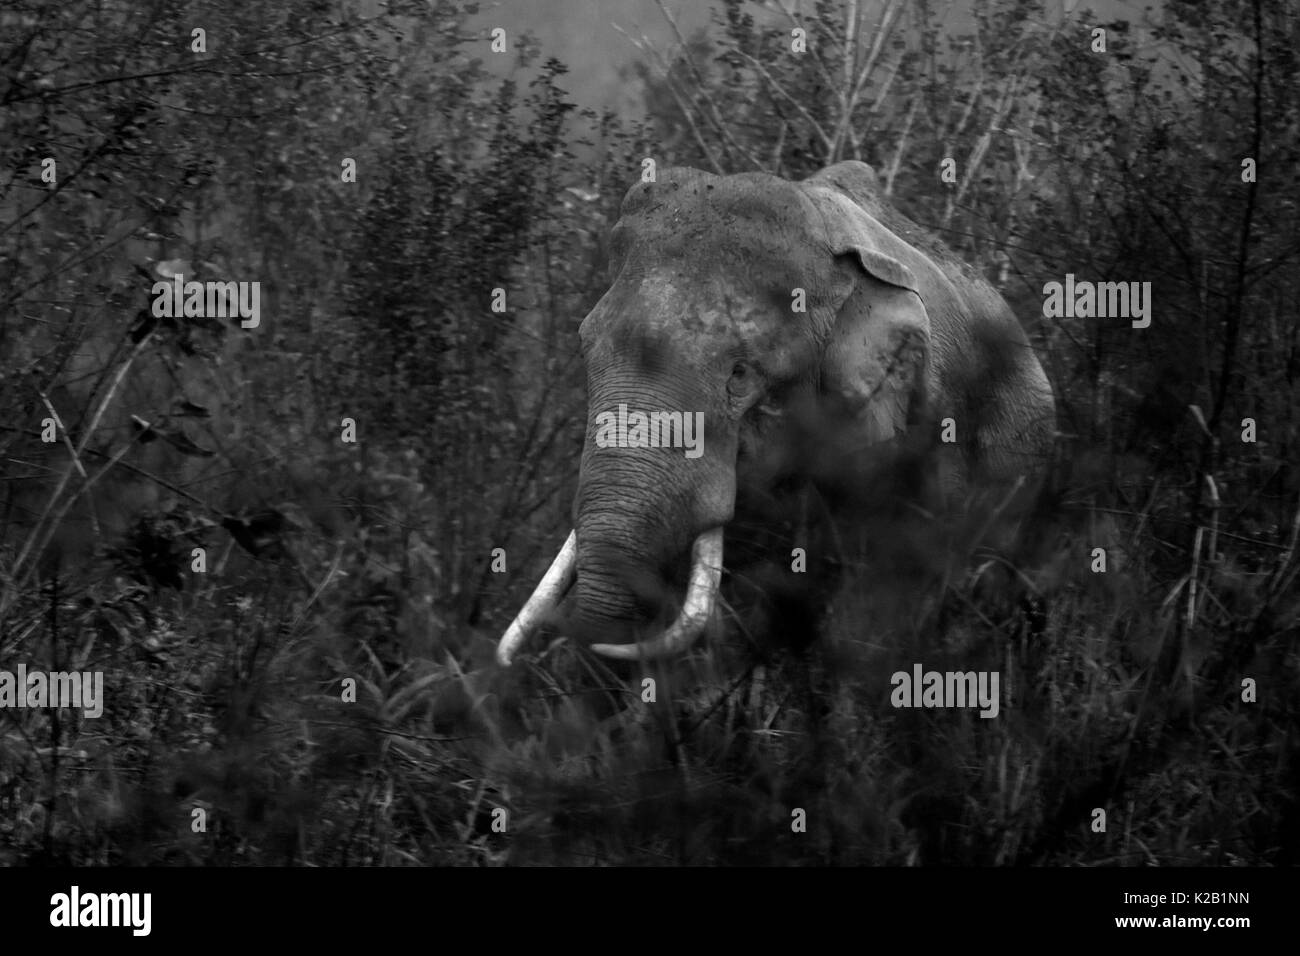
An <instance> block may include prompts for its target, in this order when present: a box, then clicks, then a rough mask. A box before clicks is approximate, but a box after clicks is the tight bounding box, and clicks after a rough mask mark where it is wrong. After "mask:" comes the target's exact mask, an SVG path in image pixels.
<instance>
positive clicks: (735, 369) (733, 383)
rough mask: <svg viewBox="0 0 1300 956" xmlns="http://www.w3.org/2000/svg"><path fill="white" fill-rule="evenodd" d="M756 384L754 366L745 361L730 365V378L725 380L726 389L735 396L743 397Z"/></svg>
mask: <svg viewBox="0 0 1300 956" xmlns="http://www.w3.org/2000/svg"><path fill="white" fill-rule="evenodd" d="M757 386H758V380H757V377H756V376H755V375H754V368H753V366H752V365H750V364H748V363H747V362H737V363H736V364H735V365H733V366H732V367H731V378H730V379H729V380H728V381H727V390H728V391H729V392H731V394H732V395H734V396H736V397H737V398H743V397H744V396H746V395H748V394H749V393H750V392H752V391H753V390H754V389H755V388H756V387H757Z"/></svg>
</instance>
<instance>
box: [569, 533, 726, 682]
mask: <svg viewBox="0 0 1300 956" xmlns="http://www.w3.org/2000/svg"><path fill="white" fill-rule="evenodd" d="M721 577H722V529H721V528H713V529H712V530H710V531H706V532H704V533H703V534H702V535H700V536H699V537H698V538H696V539H695V544H694V546H693V547H692V548H691V583H690V586H689V587H688V588H687V589H686V602H685V603H684V604H683V605H682V610H681V613H680V614H678V615H677V620H675V621H674V622H673V623H672V626H671V627H669V628H668V629H667V630H666V631H664V632H663V633H662V634H659V635H657V636H656V637H653V638H651V639H650V640H648V641H640V642H638V643H636V644H593V645H591V649H592V651H593V652H594V653H596V654H600V655H602V656H603V657H614V658H618V659H619V660H624V661H637V660H640V661H649V660H656V659H658V658H660V657H671V656H673V655H674V654H680V653H681V652H682V651H684V650H686V648H688V647H690V646H691V644H692V643H693V642H694V641H695V640H696V638H698V637H699V636H700V632H701V631H703V630H704V625H705V624H706V623H708V620H709V615H711V614H712V613H713V605H714V603H715V602H716V600H717V597H718V581H719V579H721Z"/></svg>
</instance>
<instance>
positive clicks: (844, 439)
mask: <svg viewBox="0 0 1300 956" xmlns="http://www.w3.org/2000/svg"><path fill="white" fill-rule="evenodd" d="M610 257H611V274H612V275H614V276H615V278H614V280H613V285H612V286H611V287H610V289H609V291H608V292H606V293H605V295H604V297H603V298H601V299H600V301H599V302H598V303H597V304H596V306H595V308H593V309H592V311H591V313H590V314H589V315H588V316H587V317H586V319H585V320H584V321H583V322H582V325H581V328H580V337H581V343H582V350H583V355H584V358H585V361H586V367H587V376H588V379H587V380H588V402H589V410H588V423H587V435H586V442H585V446H584V448H583V453H582V462H581V471H580V474H579V482H578V490H577V494H576V497H575V501H574V507H573V519H574V530H573V532H572V533H571V534H570V535H569V537H568V540H567V541H566V542H565V543H564V545H563V547H562V548H561V550H560V553H559V555H558V556H557V557H556V559H555V561H554V562H553V563H552V565H551V567H550V570H549V571H548V572H547V573H546V576H545V578H544V579H543V581H542V583H541V584H540V585H539V586H538V588H537V590H536V592H535V593H534V594H533V596H532V597H531V598H530V600H529V601H528V603H527V604H526V605H525V607H524V608H523V609H522V610H521V611H520V612H519V614H518V616H517V617H516V618H515V620H514V622H513V623H512V624H511V625H510V627H509V629H508V630H507V631H506V633H505V636H504V637H503V638H502V640H501V642H500V644H499V645H498V648H497V659H498V661H499V662H500V663H502V664H509V663H510V661H511V658H512V657H513V656H514V655H515V654H516V652H517V651H518V650H519V648H520V647H521V645H522V644H523V642H524V641H525V639H526V638H527V637H528V636H529V634H530V633H531V632H532V631H533V630H535V629H536V627H537V626H538V625H539V624H540V623H541V622H542V621H543V619H545V618H546V617H548V615H550V614H551V613H552V612H553V611H554V609H555V607H556V605H557V603H558V602H559V601H560V599H561V598H562V597H563V596H564V595H565V594H566V592H568V591H569V590H570V589H571V588H572V589H573V593H572V595H570V602H571V603H570V604H569V605H568V607H569V609H570V610H569V614H568V616H567V618H566V626H569V627H571V628H572V629H573V630H576V631H578V632H579V634H580V635H581V636H583V637H584V638H586V639H592V638H595V639H596V643H594V644H593V646H592V650H593V651H596V652H597V653H600V654H603V655H605V656H607V657H615V658H623V659H638V658H640V659H651V658H656V657H664V656H669V655H673V654H675V653H678V652H680V651H682V650H683V649H685V648H686V647H687V646H689V644H690V643H691V642H692V641H694V640H695V639H696V637H697V636H698V635H699V634H700V632H701V630H702V629H703V627H704V624H705V622H706V621H707V619H708V618H709V616H710V614H711V613H712V610H713V607H714V604H715V600H716V596H717V593H718V587H719V579H720V575H721V571H722V566H723V540H724V534H725V529H726V528H727V526H728V523H729V522H731V521H732V520H733V517H734V515H735V513H736V507H737V500H738V496H739V497H740V498H745V497H746V496H751V497H752V496H758V497H761V496H763V495H764V494H767V493H768V491H769V490H770V489H771V488H772V487H774V486H775V485H777V484H779V483H780V482H782V481H785V480H787V479H789V478H790V476H792V475H793V476H797V477H803V478H807V479H809V480H811V481H813V482H815V483H819V484H820V483H825V484H827V485H838V486H840V488H841V489H842V490H843V489H848V490H849V491H852V489H853V487H854V486H855V484H856V485H858V486H863V487H864V486H865V485H866V484H867V483H868V482H870V481H875V480H878V478H879V473H880V469H882V468H883V469H885V470H886V471H891V470H892V471H893V472H894V473H895V476H896V477H897V476H899V475H901V476H902V477H901V478H898V480H901V481H902V482H903V483H904V484H909V485H915V486H916V487H918V488H920V487H922V486H925V485H926V481H927V479H926V477H925V476H926V475H929V476H931V477H930V478H929V479H928V480H929V481H930V487H935V486H937V490H938V493H940V494H947V495H948V496H951V495H953V494H954V493H955V492H959V491H961V490H962V489H964V488H966V487H968V485H969V484H970V483H971V482H975V481H991V482H1004V481H1007V480H1008V479H1012V480H1014V479H1015V478H1016V477H1017V476H1020V475H1025V474H1032V473H1037V472H1041V471H1042V470H1043V463H1044V460H1045V459H1046V457H1047V453H1048V451H1049V450H1050V447H1051V445H1052V442H1053V439H1054V435H1055V411H1054V403H1053V396H1052V389H1051V386H1050V385H1049V383H1048V380H1047V377H1046V375H1045V374H1044V372H1043V368H1042V366H1041V365H1040V363H1039V361H1038V358H1037V357H1036V356H1035V354H1034V352H1033V350H1032V348H1031V346H1030V344H1029V340H1028V338H1027V337H1026V335H1025V332H1024V330H1023V329H1022V328H1021V326H1020V325H1019V323H1018V322H1017V320H1016V318H1015V316H1014V315H1013V314H1012V311H1011V309H1010V308H1009V307H1008V305H1007V304H1006V302H1005V301H1003V299H1002V297H1001V296H1000V295H999V294H998V293H997V291H995V290H994V289H993V287H992V286H990V285H989V284H988V283H987V282H985V281H984V280H983V279H982V278H981V277H980V276H978V275H977V274H976V273H975V272H974V271H973V270H972V269H971V268H970V267H969V266H967V265H965V264H963V263H962V262H960V261H958V260H957V259H956V258H954V257H953V255H952V254H951V253H950V252H949V251H948V250H946V249H945V248H944V247H943V245H942V244H941V243H939V242H938V241H937V240H936V239H934V238H933V237H931V236H930V235H928V234H927V233H926V232H924V230H922V229H921V228H920V227H918V226H916V225H915V224H913V223H912V222H910V221H909V220H908V219H906V218H905V217H903V216H902V215H901V214H899V213H898V212H896V211H895V210H894V209H893V208H892V207H890V206H889V205H888V204H887V203H886V201H885V200H884V199H883V197H882V196H881V195H880V192H879V189H878V187H877V184H876V180H875V175H874V174H873V172H872V171H871V168H870V167H869V166H867V165H865V164H863V163H860V162H842V163H838V164H836V165H834V166H831V167H829V168H827V169H824V170H822V171H821V172H819V173H817V174H816V175H814V176H812V177H810V178H808V179H805V180H803V181H800V182H790V181H787V180H784V179H780V178H777V177H775V176H770V175H766V174H760V173H743V174H740V175H734V176H714V175H711V174H708V173H704V172H700V171H698V170H694V169H686V168H676V169H668V170H664V171H661V172H660V174H659V176H658V180H657V181H656V182H643V183H640V184H638V185H636V186H634V187H633V188H632V189H631V190H629V192H628V194H627V196H626V197H625V199H624V200H623V205H622V209H621V212H620V218H619V221H618V223H617V224H616V225H615V226H614V229H613V232H612V234H611V242H610ZM917 463H920V467H919V468H917V467H916V466H917ZM908 469H911V470H908ZM873 474H874V475H875V477H872V475H873ZM786 554H787V555H788V554H789V552H788V551H787V552H786ZM688 566H689V568H690V572H689V581H688V583H687V585H686V590H685V599H684V601H681V602H680V605H679V603H678V600H677V599H675V598H674V597H673V596H672V595H673V592H674V588H673V587H672V584H671V582H673V581H674V580H677V581H679V582H680V581H681V580H682V578H683V577H684V576H685V575H684V571H685V569H686V568H687V567H688ZM665 606H667V608H668V610H667V611H665ZM678 607H680V610H678ZM674 613H675V620H672V622H671V623H670V624H668V625H667V626H666V627H665V628H664V629H663V630H662V631H660V632H659V633H657V634H655V635H653V636H650V637H648V638H647V639H640V636H641V634H642V633H643V632H644V628H645V627H646V622H648V621H654V620H655V619H656V615H658V616H659V617H658V620H659V621H662V622H666V621H668V620H670V619H671V618H672V616H673V614H674Z"/></svg>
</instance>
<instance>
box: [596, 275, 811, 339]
mask: <svg viewBox="0 0 1300 956" xmlns="http://www.w3.org/2000/svg"><path fill="white" fill-rule="evenodd" d="M620 282H621V283H625V284H626V287H625V288H624V289H623V290H621V291H622V294H618V293H617V292H616V293H615V294H614V295H612V296H611V297H610V299H609V306H610V308H611V313H610V315H609V316H608V317H607V318H608V319H609V324H610V327H611V331H613V332H614V333H615V334H616V335H618V336H619V337H631V336H637V337H641V338H645V339H648V340H652V341H656V342H659V343H661V344H663V345H668V344H671V343H676V344H678V345H684V346H689V347H690V348H692V349H695V350H710V349H715V350H716V349H724V348H731V347H735V346H737V345H739V344H740V343H742V342H746V343H750V344H757V343H761V342H762V341H764V340H765V339H766V338H768V337H770V336H775V335H778V334H779V333H780V330H781V327H782V326H783V325H786V324H788V323H786V322H785V321H784V318H785V317H786V315H787V314H788V313H789V299H788V298H787V297H784V296H783V294H781V293H774V292H772V291H771V290H769V289H767V288H764V287H762V286H760V285H758V284H756V283H754V282H752V281H749V280H748V279H746V278H745V277H743V276H736V275H734V274H731V273H730V272H728V271H712V272H707V271H701V270H693V271H686V270H682V269H668V268H663V269H656V270H653V271H650V272H640V273H634V274H631V275H629V274H628V273H624V275H623V277H622V279H621V280H620ZM611 291H614V290H611Z"/></svg>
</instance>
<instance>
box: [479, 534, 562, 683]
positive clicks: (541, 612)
mask: <svg viewBox="0 0 1300 956" xmlns="http://www.w3.org/2000/svg"><path fill="white" fill-rule="evenodd" d="M577 565H578V533H577V532H576V531H570V532H569V537H568V538H567V539H566V540H565V542H564V546H563V547H562V548H560V553H559V554H557V555H556V556H555V560H554V561H552V562H551V566H550V568H548V569H547V571H546V574H545V575H543V576H542V581H541V583H540V584H538V585H537V589H536V590H535V591H533V596H532V597H530V598H529V599H528V603H526V604H525V605H524V606H523V607H522V608H520V610H519V613H518V614H516V615H515V619H514V620H513V621H511V622H510V626H509V627H508V628H506V633H505V635H504V636H503V637H502V638H501V643H500V644H498V645H497V663H498V664H500V665H501V666H502V667H509V666H510V660H511V658H513V657H514V656H515V653H516V652H517V651H518V650H519V648H520V646H521V645H522V644H523V643H524V641H525V640H527V639H528V636H529V635H530V634H532V633H533V631H535V630H537V626H538V625H539V624H541V623H542V618H544V617H545V616H546V615H547V614H549V613H550V612H551V611H552V610H554V609H555V606H556V605H557V604H559V603H560V598H562V597H564V593H565V592H566V591H568V590H569V586H570V585H572V584H573V575H574V571H575V569H576V568H577Z"/></svg>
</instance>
